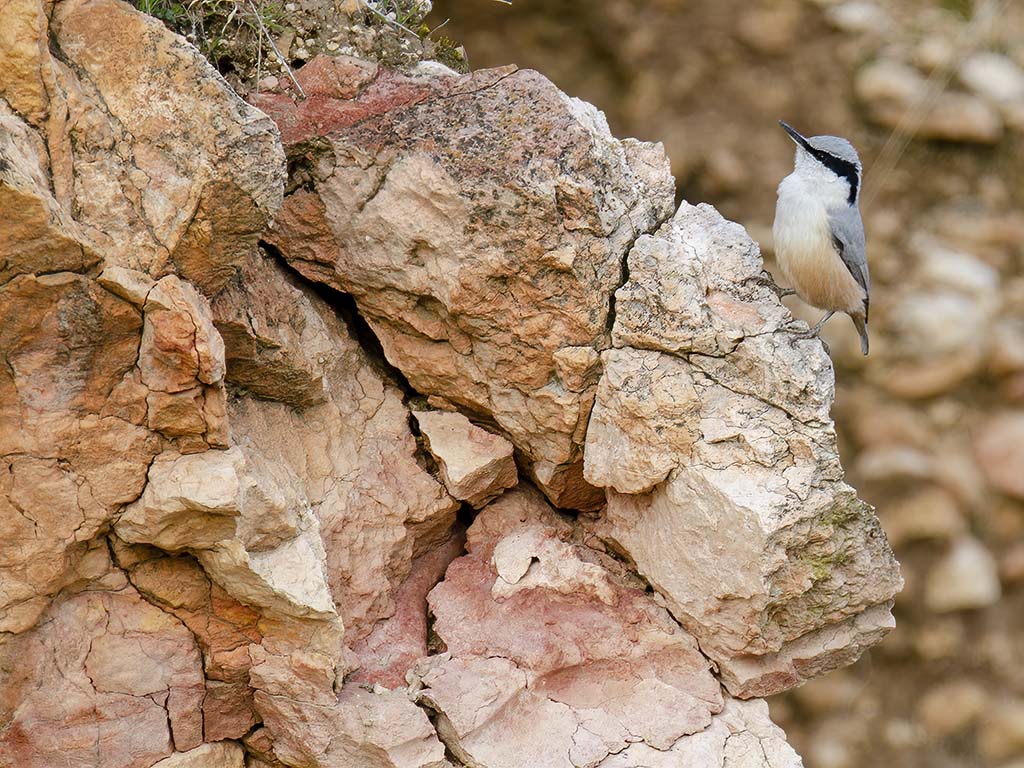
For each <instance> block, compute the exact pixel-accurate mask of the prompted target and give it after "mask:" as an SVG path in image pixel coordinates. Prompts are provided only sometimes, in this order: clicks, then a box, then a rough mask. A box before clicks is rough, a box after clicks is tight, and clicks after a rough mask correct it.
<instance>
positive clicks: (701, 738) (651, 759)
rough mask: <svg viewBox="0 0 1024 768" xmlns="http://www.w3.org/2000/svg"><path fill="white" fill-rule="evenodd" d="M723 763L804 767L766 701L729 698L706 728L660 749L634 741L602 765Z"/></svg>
mask: <svg viewBox="0 0 1024 768" xmlns="http://www.w3.org/2000/svg"><path fill="white" fill-rule="evenodd" d="M680 765H685V766H691V765H692V766H698V765H701V766H703V765H709V766H710V765H722V766H731V765H736V766H742V768H748V766H749V768H803V762H802V761H801V760H800V757H799V755H797V753H796V752H794V751H793V748H792V747H790V746H789V744H787V743H786V737H785V734H784V733H783V732H782V729H780V728H779V727H778V726H776V725H775V724H774V723H772V721H771V720H770V719H769V717H768V705H767V704H765V703H764V702H763V701H737V700H735V699H728V698H727V699H726V700H725V708H724V709H723V710H722V712H721V713H720V714H718V715H715V717H714V718H713V719H712V721H711V725H710V726H709V727H708V728H707V729H706V730H704V731H702V732H701V733H698V734H694V735H693V736H690V737H688V738H685V739H680V740H679V741H677V742H676V743H675V744H674V745H673V746H672V748H671V749H669V750H667V751H659V750H656V749H654V748H652V747H651V746H650V745H648V744H644V743H635V744H631V745H630V746H629V747H627V748H626V749H625V750H623V751H622V752H620V753H618V754H616V755H612V756H611V757H609V758H608V759H607V760H605V761H604V762H603V763H601V768H635V767H639V766H644V768H675V766H680Z"/></svg>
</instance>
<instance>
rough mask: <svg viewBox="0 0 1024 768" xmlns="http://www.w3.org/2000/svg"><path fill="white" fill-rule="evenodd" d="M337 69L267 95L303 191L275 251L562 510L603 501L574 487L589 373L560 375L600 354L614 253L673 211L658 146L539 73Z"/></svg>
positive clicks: (279, 228) (289, 206)
mask: <svg viewBox="0 0 1024 768" xmlns="http://www.w3.org/2000/svg"><path fill="white" fill-rule="evenodd" d="M307 66H314V64H313V63H311V64H310V65H307ZM316 67H317V71H320V70H322V69H324V68H325V67H327V63H325V62H323V61H322V60H321V61H319V62H318V63H316ZM331 70H332V73H333V75H332V78H333V79H332V80H331V82H342V83H349V82H351V83H357V85H355V86H354V87H348V86H346V87H344V88H340V89H335V90H334V91H332V92H330V94H327V93H325V94H322V95H319V96H318V97H317V98H314V99H311V100H308V101H304V102H300V103H299V104H295V103H294V102H293V101H292V100H291V97H290V96H288V95H285V94H263V95H260V96H258V97H257V98H256V101H255V103H256V104H257V106H259V107H260V108H262V109H264V110H265V111H267V112H268V113H269V114H270V115H271V117H273V118H274V120H275V121H276V122H277V123H278V125H279V126H281V130H282V135H283V138H284V141H285V144H286V147H287V148H288V151H289V152H290V153H292V154H296V155H297V154H300V153H301V154H302V155H303V157H304V159H303V161H302V162H303V169H304V173H305V174H306V175H307V176H308V177H309V183H308V184H307V185H306V186H307V187H310V189H311V191H310V189H306V188H303V189H299V190H296V191H295V192H294V193H292V194H291V195H290V196H289V197H288V198H287V200H286V202H285V205H284V207H283V208H282V211H281V214H280V215H279V216H278V217H277V219H276V223H275V225H274V229H273V231H272V232H271V234H270V236H269V238H268V239H270V240H271V241H272V242H273V243H274V244H275V245H276V246H277V248H278V249H279V250H280V251H281V254H282V255H283V256H284V258H285V259H286V260H287V261H288V262H289V264H291V265H292V266H293V267H295V268H296V269H297V270H299V271H300V272H301V273H302V274H303V275H305V276H306V277H308V278H310V279H313V280H318V281H321V282H325V283H327V284H329V285H332V286H334V287H336V288H338V289H340V290H342V291H345V292H347V293H350V294H352V295H353V296H354V298H355V300H356V303H357V304H358V307H359V310H360V312H361V313H362V314H363V316H364V317H365V318H366V320H367V321H368V322H369V324H370V326H371V328H372V329H373V331H374V332H375V333H376V335H377V336H378V338H379V339H380V341H381V344H382V345H383V348H384V352H385V354H386V355H387V357H388V360H389V361H390V362H391V364H393V365H395V366H396V367H398V368H399V369H400V370H401V371H402V373H403V374H404V375H405V376H406V378H407V379H408V380H409V382H410V383H411V384H412V386H413V387H414V388H415V389H416V390H417V391H418V392H420V393H422V394H425V395H434V396H441V397H444V398H445V399H447V400H449V401H451V402H452V403H454V404H456V405H457V406H459V407H460V408H463V409H465V410H466V411H467V412H469V413H475V414H479V415H481V416H486V417H488V418H489V419H491V420H493V421H494V422H495V423H496V424H497V426H498V427H499V428H500V430H501V431H502V432H503V433H504V434H505V435H506V436H507V437H508V438H509V439H510V440H511V441H512V442H513V444H514V445H515V446H516V447H517V448H518V449H519V450H520V451H522V452H523V454H524V455H525V456H526V457H527V459H528V461H529V462H530V471H531V474H532V475H533V477H534V478H536V480H537V481H538V482H539V483H540V485H541V486H542V487H543V488H544V489H545V492H546V493H547V494H548V495H549V496H550V497H551V498H552V499H553V500H555V501H556V503H557V504H559V505H560V506H564V507H575V508H594V507H596V506H598V505H599V504H600V502H601V499H600V494H598V493H597V492H595V490H594V489H593V488H591V487H589V486H587V485H586V484H585V483H584V482H583V481H582V478H581V477H580V469H581V467H580V463H581V462H580V460H581V451H580V443H581V441H582V433H583V430H584V429H585V425H586V421H587V417H588V415H589V408H590V404H591V401H592V396H593V383H594V382H593V377H592V376H590V377H587V376H582V377H581V376H579V374H578V373H573V375H570V376H568V377H566V378H565V379H563V378H562V376H561V373H560V368H561V366H560V364H559V363H557V362H556V355H557V354H558V353H559V352H560V351H561V350H566V349H570V348H571V349H574V350H575V349H579V348H590V349H591V350H595V351H599V350H601V349H603V348H605V347H606V346H607V343H608V341H607V327H606V325H607V319H608V313H609V298H610V295H611V292H612V290H614V288H615V286H617V285H618V284H619V282H620V280H621V277H622V274H621V273H622V264H621V261H622V256H623V255H624V254H625V252H626V250H627V249H628V248H629V245H630V243H631V242H632V241H633V240H634V239H635V238H636V236H637V235H638V234H640V233H642V232H645V231H649V230H651V229H653V228H654V227H655V226H657V224H658V223H659V222H660V221H661V220H662V219H664V218H665V217H666V216H667V215H668V213H669V212H670V210H671V206H672V198H673V192H672V180H671V177H670V175H669V173H668V167H667V162H666V160H665V157H664V154H663V152H662V150H661V148H660V147H659V146H654V145H647V144H641V143H638V142H635V141H618V140H615V139H613V138H612V137H611V135H610V133H609V131H608V127H607V124H606V123H605V120H604V117H603V116H602V115H601V114H600V113H599V112H598V111H597V110H595V109H594V108H593V107H591V106H589V105H587V104H584V103H582V102H580V101H577V100H575V99H570V98H567V97H566V96H565V95H563V94H562V93H560V92H559V91H558V90H557V89H556V88H555V87H554V86H553V85H552V84H551V83H550V82H549V81H547V80H546V79H544V78H543V77H541V76H540V75H538V74H537V73H535V72H530V71H517V70H514V69H505V70H491V71H481V72H476V73H473V74H471V75H466V76H463V77H456V76H454V74H453V73H451V72H442V73H438V71H437V70H436V69H435V70H430V69H426V68H421V69H420V70H417V71H415V72H413V73H411V74H407V75H400V74H397V73H394V72H389V71H386V70H384V69H380V70H375V71H373V72H367V71H365V70H364V69H363V68H361V67H358V66H357V65H355V64H352V63H351V62H348V61H345V60H336V61H335V62H333V63H332V64H331ZM345 72H349V73H350V75H349V76H345V74H344V73H345ZM320 137H322V138H320ZM388 137H391V139H388ZM313 139H317V141H316V142H312V140H313ZM525 146H528V147H530V152H529V154H528V155H524V154H523V147H525ZM314 147H317V149H316V150H315V151H314V150H313V148H314Z"/></svg>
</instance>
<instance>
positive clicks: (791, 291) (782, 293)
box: [775, 286, 796, 299]
mask: <svg viewBox="0 0 1024 768" xmlns="http://www.w3.org/2000/svg"><path fill="white" fill-rule="evenodd" d="M775 287H776V289H777V290H776V291H775V293H776V295H778V297H779V298H780V299H782V298H785V297H786V296H796V289H795V288H780V287H779V286H775Z"/></svg>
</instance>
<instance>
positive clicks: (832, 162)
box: [811, 147, 860, 205]
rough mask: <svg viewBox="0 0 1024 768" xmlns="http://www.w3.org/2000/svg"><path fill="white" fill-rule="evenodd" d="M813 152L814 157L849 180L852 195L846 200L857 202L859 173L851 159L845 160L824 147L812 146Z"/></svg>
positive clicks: (850, 202)
mask: <svg viewBox="0 0 1024 768" xmlns="http://www.w3.org/2000/svg"><path fill="white" fill-rule="evenodd" d="M811 154H812V155H813V156H814V158H815V159H816V160H817V161H818V162H820V163H821V164H822V165H824V166H825V167H826V168H828V169H829V170H830V171H832V173H834V174H835V175H836V176H840V177H842V178H844V179H846V180H847V182H849V184H850V196H849V197H848V198H846V201H847V202H848V203H849V204H850V205H853V204H854V203H855V202H857V185H858V184H859V179H858V177H859V175H860V174H859V173H858V171H857V166H856V165H854V164H853V163H851V162H850V161H849V160H843V159H842V158H840V157H836V156H835V155H833V154H831V153H829V152H826V151H825V150H823V149H814V148H813V147H812V148H811Z"/></svg>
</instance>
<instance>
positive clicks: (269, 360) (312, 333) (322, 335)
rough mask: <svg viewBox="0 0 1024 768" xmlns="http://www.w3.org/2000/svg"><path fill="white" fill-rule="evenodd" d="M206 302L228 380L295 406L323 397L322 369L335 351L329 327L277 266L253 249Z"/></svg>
mask: <svg viewBox="0 0 1024 768" xmlns="http://www.w3.org/2000/svg"><path fill="white" fill-rule="evenodd" d="M212 308H213V315H214V321H215V323H216V325H217V329H218V330H219V331H220V334H221V336H222V337H223V339H224V346H225V349H226V354H227V357H226V360H227V378H228V381H230V382H232V383H234V384H237V385H239V386H241V387H244V388H245V389H247V390H249V391H250V392H252V393H253V394H256V395H258V396H260V397H265V398H268V399H270V400H280V401H282V402H285V403H289V404H291V405H295V406H298V407H306V406H310V405H314V404H316V403H320V402H323V401H324V400H325V399H326V393H325V391H324V371H325V370H326V369H327V368H328V367H329V366H330V364H331V363H330V361H332V360H333V359H334V357H335V355H336V352H335V350H334V344H333V336H332V330H333V327H332V326H329V325H328V324H327V323H326V322H325V321H324V319H323V316H322V315H323V314H324V310H323V309H322V308H320V309H318V306H317V305H316V304H314V303H313V302H311V301H310V300H309V299H308V298H307V297H306V295H305V294H304V293H303V292H302V291H301V290H300V289H299V288H298V287H296V285H295V283H294V278H291V277H289V276H288V275H286V274H285V271H284V268H283V267H281V266H280V265H278V264H276V263H274V262H273V261H272V260H271V259H269V258H268V257H266V256H263V255H262V254H259V253H256V254H253V255H252V256H250V257H249V259H248V260H247V261H246V262H245V264H244V265H243V267H242V270H241V271H240V272H239V273H238V274H237V275H236V276H235V277H234V278H233V279H232V280H231V282H229V283H228V284H227V285H226V286H225V287H224V290H222V291H221V292H220V293H219V294H218V295H217V298H216V299H214V301H213V305H212Z"/></svg>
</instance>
